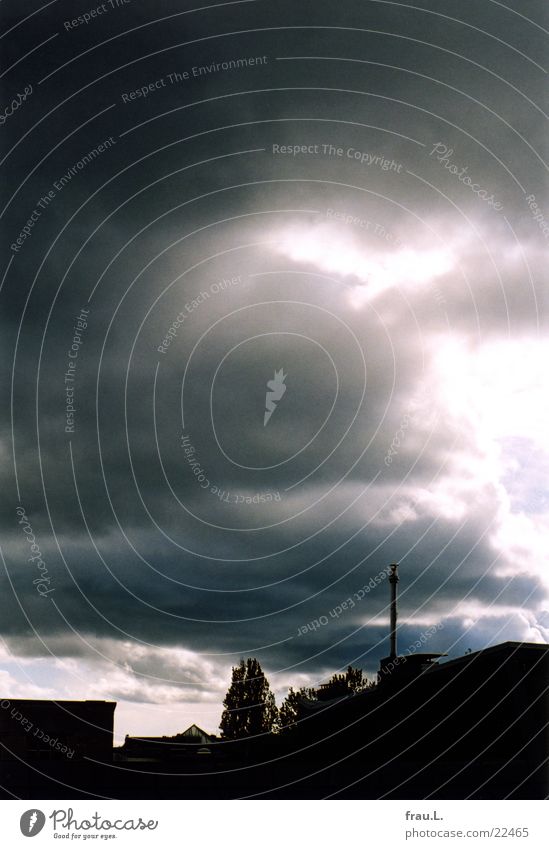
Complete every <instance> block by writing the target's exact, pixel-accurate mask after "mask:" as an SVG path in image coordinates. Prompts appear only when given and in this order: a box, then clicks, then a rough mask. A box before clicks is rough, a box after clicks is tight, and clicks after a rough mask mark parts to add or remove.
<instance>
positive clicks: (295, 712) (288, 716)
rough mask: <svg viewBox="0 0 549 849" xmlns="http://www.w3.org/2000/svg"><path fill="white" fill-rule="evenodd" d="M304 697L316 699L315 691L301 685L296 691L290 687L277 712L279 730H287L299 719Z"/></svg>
mask: <svg viewBox="0 0 549 849" xmlns="http://www.w3.org/2000/svg"><path fill="white" fill-rule="evenodd" d="M304 698H305V699H316V691H315V690H314V689H312V688H311V687H301V689H299V690H297V691H296V690H294V688H293V687H290V689H289V690H288V695H287V696H286V698H285V699H284V701H283V702H282V704H281V706H280V711H279V713H278V725H279V728H280V730H281V731H289V730H290V729H292V728H295V727H296V725H297V723H298V722H299V720H300V719H301V700H302V699H304Z"/></svg>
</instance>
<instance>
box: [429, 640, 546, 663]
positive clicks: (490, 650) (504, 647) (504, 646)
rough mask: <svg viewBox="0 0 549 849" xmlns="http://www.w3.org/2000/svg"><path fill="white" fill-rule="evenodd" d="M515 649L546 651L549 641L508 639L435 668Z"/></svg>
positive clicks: (454, 658)
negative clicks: (533, 641) (535, 641)
mask: <svg viewBox="0 0 549 849" xmlns="http://www.w3.org/2000/svg"><path fill="white" fill-rule="evenodd" d="M511 649H513V650H514V651H513V653H514V652H515V651H517V650H518V649H530V650H534V651H541V652H546V651H549V644H547V643H521V642H516V641H513V640H507V641H506V642H504V643H497V644H496V645H495V646H488V647H487V648H485V649H478V651H473V652H470V654H462V655H461V656H460V657H453V658H452V659H451V660H447V661H445V662H444V663H441V664H438V665H437V666H436V667H435V669H446V668H447V667H448V666H451V665H456V664H458V663H464V662H466V661H469V660H471V659H472V658H474V657H479V656H480V655H490V654H496V653H498V652H503V651H506V652H510V653H511Z"/></svg>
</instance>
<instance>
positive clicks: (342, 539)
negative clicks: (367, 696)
mask: <svg viewBox="0 0 549 849" xmlns="http://www.w3.org/2000/svg"><path fill="white" fill-rule="evenodd" d="M195 7H197V4H196V3H195V2H192V3H191V2H187V0H183V2H181V0H180V1H179V2H176V1H175V0H173V2H168V0H165V2H153V0H143V2H137V0H132V2H129V0H128V2H127V3H126V4H122V3H121V4H120V6H117V4H116V2H115V0H113V2H112V3H111V2H110V0H107V2H105V3H104V4H101V5H94V4H90V3H89V2H87V0H85V2H71V3H69V2H64V0H55V2H53V3H49V4H46V5H44V8H43V9H42V8H41V5H40V3H38V2H35V0H30V1H29V2H26V3H25V4H24V12H23V11H22V8H21V4H20V3H17V2H15V0H5V2H4V3H2V40H1V41H0V44H1V45H2V69H3V74H2V77H1V84H2V108H1V110H0V113H1V116H2V117H0V124H1V126H0V134H1V140H2V150H1V157H2V160H1V165H2V170H3V173H2V186H3V192H2V257H3V259H2V267H1V269H0V274H1V275H2V277H1V282H2V290H1V293H0V298H1V300H2V312H1V318H0V321H1V333H0V341H1V353H2V362H3V363H4V364H5V365H6V368H5V369H3V371H2V410H3V411H4V415H3V417H2V422H1V430H0V454H1V459H2V462H1V465H0V476H1V482H0V486H1V492H2V495H3V498H2V558H3V561H2V564H1V569H0V605H1V607H2V610H1V616H0V623H1V624H0V627H1V634H2V642H1V643H0V691H1V692H0V695H2V696H6V697H10V696H11V697H33V698H72V697H76V698H100V699H115V700H116V701H117V702H118V703H119V704H118V708H117V712H116V731H117V735H118V737H119V738H120V737H123V736H124V734H126V733H134V734H135V733H141V734H146V733H149V734H154V733H174V732H176V731H181V730H183V729H184V728H186V727H187V726H188V725H190V724H191V723H192V722H197V723H198V724H199V725H201V726H203V727H204V728H206V729H207V730H210V731H215V730H216V729H217V726H218V723H219V719H220V714H221V701H222V699H223V695H224V693H225V691H226V689H227V685H228V682H229V678H230V668H231V665H233V664H235V663H237V662H238V660H239V659H240V658H241V657H247V656H256V657H258V658H259V660H260V662H261V664H262V666H263V668H264V669H265V670H266V671H267V674H268V677H269V680H270V682H271V684H272V686H273V687H274V689H275V690H276V693H277V696H278V698H279V700H280V697H281V696H282V695H283V693H284V692H285V690H286V688H287V687H288V686H289V685H290V684H293V685H294V686H300V685H301V684H314V683H315V682H318V681H320V680H322V679H323V678H325V677H326V676H327V675H329V674H331V673H332V672H334V671H335V670H339V669H341V668H343V667H345V666H346V665H347V664H349V663H352V664H354V665H357V666H360V667H361V668H363V669H364V670H365V672H366V673H367V674H368V675H369V676H370V677H373V676H374V675H375V671H376V669H377V666H378V663H379V659H380V658H381V657H383V656H384V655H386V654H387V653H388V639H387V632H388V608H387V602H388V585H387V582H386V581H385V580H384V570H385V569H386V567H387V566H388V565H389V564H390V563H392V562H398V563H399V564H400V575H401V582H400V586H399V590H400V630H399V648H400V651H402V652H405V651H406V650H407V649H409V648H410V647H411V646H412V645H413V643H414V642H415V641H416V640H417V639H421V635H422V634H423V633H424V632H425V631H426V630H427V629H429V628H431V631H433V630H434V629H432V626H433V625H437V626H438V628H437V629H436V630H435V631H434V633H431V632H429V636H428V637H426V638H424V644H425V646H426V650H427V649H429V650H433V651H440V652H447V653H448V654H449V655H450V656H457V655H459V654H462V653H463V652H464V651H465V650H467V649H473V650H474V649H478V648H482V647H484V646H486V645H493V644H496V643H499V642H503V641H504V640H528V641H536V642H546V641H548V637H549V602H548V599H547V589H548V573H547V556H548V553H549V551H548V542H547V540H548V539H549V535H548V532H549V489H548V486H547V472H548V470H549V442H548V436H547V434H548V433H549V400H548V399H549V392H548V390H549V379H548V377H547V362H548V361H549V339H548V336H547V315H548V299H547V280H546V279H544V272H546V267H544V264H543V258H544V254H545V256H546V249H547V239H548V237H549V201H548V195H547V179H546V165H545V160H546V159H547V143H546V139H547V132H546V125H545V115H544V111H546V106H547V104H546V102H545V101H544V91H545V89H544V84H545V81H546V70H545V66H546V65H547V57H548V52H547V39H546V36H547V32H546V29H544V27H547V24H548V20H547V17H548V16H547V12H546V8H547V7H546V4H545V3H544V2H543V1H542V0H526V2H519V0H509V2H507V3H505V4H503V3H499V2H495V0H483V2H467V3H462V2H457V0H437V2H435V0H422V2H421V3H420V4H417V7H416V4H415V3H414V2H408V3H396V2H381V0H375V2H365V1H364V0H361V2H359V0H341V2H337V3H335V2H320V1H319V0H309V2H300V3H295V2H290V0H277V1H276V2H265V0H243V2H238V0H237V2H230V3H218V4H215V5H214V4H211V5H210V6H208V5H204V6H203V7H202V8H195ZM420 7H421V8H420ZM545 266H546V263H545ZM277 373H278V374H277ZM268 382H271V385H270V386H269V387H268V386H267V383H268ZM267 393H272V394H271V395H269V396H267ZM266 403H267V406H266ZM266 412H270V413H271V415H270V417H268V420H267V421H266V423H265V413H266ZM376 576H377V582H376V581H375V580H374V581H372V579H374V578H376ZM364 588H367V590H365V589H364ZM348 600H350V601H348ZM344 603H345V606H343V605H344ZM338 605H339V607H338ZM315 620H316V621H317V625H316V626H315V625H310V627H309V628H307V627H306V626H307V625H308V624H309V623H314V622H315Z"/></svg>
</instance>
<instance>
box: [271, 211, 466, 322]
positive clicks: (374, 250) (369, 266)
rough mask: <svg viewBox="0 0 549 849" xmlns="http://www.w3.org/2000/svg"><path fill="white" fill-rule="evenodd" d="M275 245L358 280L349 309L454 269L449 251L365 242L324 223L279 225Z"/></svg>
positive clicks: (324, 269) (294, 258) (296, 257)
mask: <svg viewBox="0 0 549 849" xmlns="http://www.w3.org/2000/svg"><path fill="white" fill-rule="evenodd" d="M275 249H276V251H277V252H278V253H280V254H282V255H283V256H286V257H288V258H289V259H291V260H292V261H293V262H297V263H302V264H304V263H307V264H313V265H315V266H317V268H319V269H320V270H321V271H322V272H325V273H329V274H335V275H338V276H341V277H354V278H356V279H357V280H359V281H361V285H356V284H355V285H354V287H353V289H352V290H350V292H349V300H350V304H351V306H353V307H354V308H355V309H359V308H360V307H361V306H362V305H363V304H364V303H367V302H369V301H372V300H373V299H375V298H377V297H379V296H380V295H383V294H385V293H386V292H388V291H389V290H391V289H395V288H397V287H403V288H406V289H412V290H415V289H418V288H421V287H423V286H426V285H427V284H429V283H430V282H432V281H433V280H435V279H437V278H438V277H441V276H443V275H445V274H448V273H449V272H450V271H452V270H453V269H454V260H453V257H452V255H451V254H450V252H449V251H447V250H444V249H442V248H439V249H410V248H403V247H400V248H398V249H395V248H390V247H388V246H387V247H386V246H383V247H378V246H375V247H371V246H367V245H364V244H359V243H358V242H357V241H356V240H355V239H353V238H352V237H351V236H348V235H344V234H342V233H341V230H340V228H338V227H337V226H334V225H331V224H326V223H323V224H318V225H316V226H314V227H311V226H309V227H306V226H295V227H292V228H287V229H285V230H283V231H282V232H281V233H280V234H279V235H278V236H277V237H276V238H275Z"/></svg>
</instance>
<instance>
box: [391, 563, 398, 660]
mask: <svg viewBox="0 0 549 849" xmlns="http://www.w3.org/2000/svg"><path fill="white" fill-rule="evenodd" d="M398 581H399V577H398V563H391V572H390V574H389V583H390V585H391V654H390V657H391V659H392V660H394V658H395V657H396V656H397V635H396V629H397V584H398Z"/></svg>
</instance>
